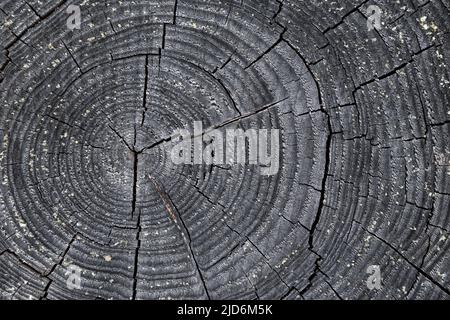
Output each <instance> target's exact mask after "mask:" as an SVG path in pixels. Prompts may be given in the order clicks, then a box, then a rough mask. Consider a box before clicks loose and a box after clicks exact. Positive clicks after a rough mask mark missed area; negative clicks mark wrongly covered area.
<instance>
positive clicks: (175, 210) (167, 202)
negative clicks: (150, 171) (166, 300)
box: [149, 176, 211, 300]
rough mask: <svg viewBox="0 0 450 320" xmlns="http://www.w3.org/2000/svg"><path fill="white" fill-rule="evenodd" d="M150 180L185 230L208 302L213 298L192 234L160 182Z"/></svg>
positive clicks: (151, 178)
mask: <svg viewBox="0 0 450 320" xmlns="http://www.w3.org/2000/svg"><path fill="white" fill-rule="evenodd" d="M149 179H150V181H151V182H152V183H153V185H154V186H155V189H156V191H157V192H158V194H159V196H160V198H161V200H162V201H163V203H164V206H165V208H166V210H167V212H168V213H169V215H170V217H171V218H172V220H173V221H174V222H175V223H176V225H177V227H178V228H179V224H178V220H179V221H180V222H181V225H182V227H183V230H181V229H180V231H181V232H182V235H183V238H185V240H186V242H187V245H188V247H189V251H190V253H191V257H192V261H193V262H194V264H195V267H196V269H197V273H198V275H199V277H200V280H201V282H202V284H203V288H204V290H205V293H206V296H207V297H208V300H211V296H210V294H209V291H208V287H207V286H206V281H205V278H204V276H203V272H202V271H201V268H200V265H199V264H198V261H197V258H196V255H195V253H194V249H193V248H192V238H191V234H190V232H189V229H188V228H187V226H186V224H185V222H184V220H183V218H182V217H181V213H180V211H179V210H178V208H177V206H176V205H175V204H174V202H173V201H172V199H171V198H170V196H169V194H168V193H167V192H165V191H164V190H162V188H161V187H160V186H159V184H158V182H157V181H156V180H155V179H154V178H153V177H151V176H149ZM172 208H173V210H172Z"/></svg>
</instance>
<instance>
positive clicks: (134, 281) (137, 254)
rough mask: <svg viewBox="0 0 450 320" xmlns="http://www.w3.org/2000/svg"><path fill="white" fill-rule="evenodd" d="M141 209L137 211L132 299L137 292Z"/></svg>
mask: <svg viewBox="0 0 450 320" xmlns="http://www.w3.org/2000/svg"><path fill="white" fill-rule="evenodd" d="M141 231H142V227H141V211H139V214H138V219H137V232H136V240H137V246H136V249H135V252H134V270H133V297H132V300H136V294H137V273H138V266H139V250H140V249H141Z"/></svg>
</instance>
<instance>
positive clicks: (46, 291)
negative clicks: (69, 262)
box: [39, 233, 79, 300]
mask: <svg viewBox="0 0 450 320" xmlns="http://www.w3.org/2000/svg"><path fill="white" fill-rule="evenodd" d="M78 235H79V233H76V234H75V235H74V236H73V237H72V239H71V240H70V242H69V244H68V245H67V247H66V249H65V250H64V251H63V253H62V254H61V258H60V259H59V261H58V263H56V264H54V265H53V267H52V268H51V269H50V271H49V272H47V273H46V274H45V275H44V277H46V278H48V277H49V276H50V275H51V274H52V273H53V272H54V271H55V270H56V268H57V267H58V266H60V265H61V264H62V263H63V262H64V259H65V257H66V255H67V253H68V252H69V250H70V247H71V246H72V244H73V242H74V241H75V239H76V238H77V236H78ZM52 283H53V279H49V281H48V283H47V285H46V286H45V288H44V294H43V295H42V296H41V297H40V298H39V300H44V299H47V296H48V290H49V289H50V286H51V285H52Z"/></svg>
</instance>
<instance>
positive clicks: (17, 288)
mask: <svg viewBox="0 0 450 320" xmlns="http://www.w3.org/2000/svg"><path fill="white" fill-rule="evenodd" d="M70 4H74V5H80V8H81V14H82V24H81V29H80V30H73V31H70V30H69V29H68V28H67V27H66V20H67V18H68V16H69V15H68V14H67V13H66V9H67V7H68V6H69V5H70ZM370 5H378V6H379V7H380V8H381V9H382V12H383V13H382V15H381V20H382V23H383V24H382V27H381V28H380V29H374V30H372V31H368V28H367V18H368V14H367V8H368V7H369V6H370ZM449 10H450V5H449V2H448V1H444V0H429V1H423V0H400V1H396V2H394V1H387V0H376V1H375V0H374V1H371V0H365V1H361V0H340V1H334V2H326V1H315V0H306V1H299V0H262V1H261V0H225V1H216V0H205V1H197V0H159V1H156V0H136V1H115V0H111V1H110V0H107V1H104V0H102V1H95V0H92V1H91V0H87V1H75V0H64V1H50V0H40V1H37V0H27V1H23V0H0V100H1V107H0V169H1V170H0V181H1V185H0V298H1V299H183V298H184V299H449V297H450V275H449V270H450V240H449V232H450V214H449V211H450V209H449V203H450V186H449V179H450V150H449V135H450V130H449V129H450V108H449V104H450V94H449V92H450V91H449V89H450V81H449V80H450V79H449V72H448V70H449V67H448V62H449V54H450V47H449V46H450V41H449V40H450V39H449V37H450V33H449V27H450V14H449ZM194 121H203V125H204V128H210V129H211V128H212V129H221V130H224V129H228V128H242V129H250V128H278V129H280V130H281V142H282V143H281V145H282V148H281V153H280V156H281V158H280V171H279V172H278V174H276V175H274V176H270V177H267V176H262V175H260V173H259V168H258V167H255V166H232V165H223V166H219V165H195V166H188V165H184V166H179V165H174V164H173V163H172V162H171V160H170V157H169V154H168V151H170V149H171V147H173V145H174V143H175V141H172V139H171V136H172V133H173V132H174V130H175V129H179V128H188V129H192V125H193V122H194ZM208 130H209V129H205V131H204V132H203V134H206V133H207V132H208ZM73 265H75V266H77V267H79V268H81V270H82V273H81V288H79V289H77V288H75V289H74V288H69V287H68V286H67V284H66V281H67V278H68V270H69V267H70V266H73ZM372 265H379V266H380V268H381V277H382V287H381V289H379V290H369V289H368V287H367V285H366V280H367V278H368V276H369V275H368V274H367V273H366V270H367V268H368V267H369V266H372Z"/></svg>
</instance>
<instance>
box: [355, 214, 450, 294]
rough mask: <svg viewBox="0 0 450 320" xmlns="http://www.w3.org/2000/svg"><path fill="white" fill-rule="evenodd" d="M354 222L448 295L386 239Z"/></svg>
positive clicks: (447, 291)
mask: <svg viewBox="0 0 450 320" xmlns="http://www.w3.org/2000/svg"><path fill="white" fill-rule="evenodd" d="M355 222H356V223H357V224H358V225H359V226H360V228H361V229H362V230H364V231H365V232H367V233H368V234H370V235H372V236H374V237H375V238H377V239H378V240H379V241H381V242H382V243H384V244H385V245H387V246H388V247H389V248H391V249H392V250H393V251H394V252H395V253H397V254H398V255H399V256H400V257H402V259H403V260H405V261H406V262H407V263H408V264H409V265H410V266H411V267H413V268H414V269H416V270H417V271H418V272H419V273H420V274H421V275H422V276H424V277H425V278H427V279H428V280H429V281H430V282H432V283H433V284H434V285H435V286H437V287H438V288H439V289H441V290H442V291H443V292H445V293H446V294H447V295H449V296H450V290H449V289H447V288H446V287H444V286H443V285H442V284H440V283H439V282H438V281H437V280H435V279H434V278H433V277H432V276H430V275H429V274H428V273H426V272H425V271H423V270H422V269H421V267H420V266H419V267H418V266H416V265H415V264H414V263H412V262H411V261H409V259H408V258H406V257H405V256H404V255H403V254H402V253H401V252H400V251H399V250H398V249H397V248H395V247H394V246H393V245H392V244H390V243H389V242H387V241H386V240H384V239H383V238H381V237H379V236H377V235H376V234H375V233H373V232H371V231H369V230H367V229H366V228H364V227H363V225H362V224H361V222H359V221H356V220H355Z"/></svg>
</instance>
